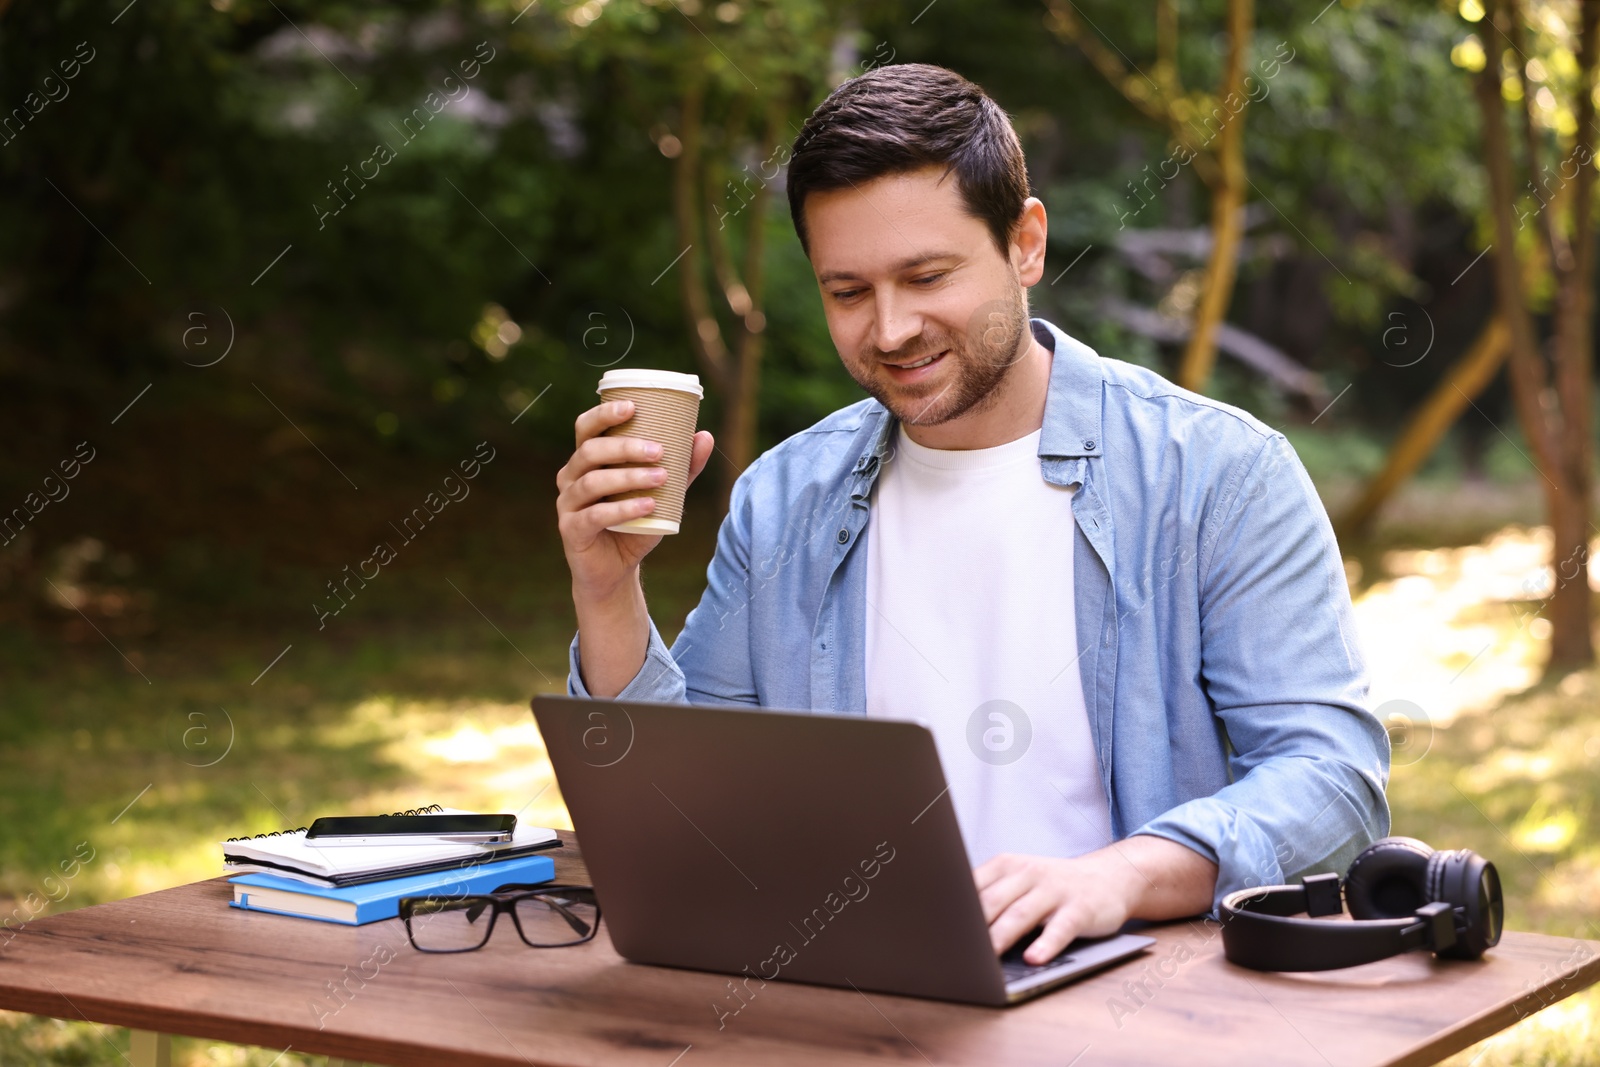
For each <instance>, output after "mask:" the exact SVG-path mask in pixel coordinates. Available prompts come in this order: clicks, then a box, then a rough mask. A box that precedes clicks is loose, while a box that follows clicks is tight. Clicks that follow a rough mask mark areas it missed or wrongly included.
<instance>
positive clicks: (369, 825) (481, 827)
mask: <svg viewBox="0 0 1600 1067" xmlns="http://www.w3.org/2000/svg"><path fill="white" fill-rule="evenodd" d="M516 826H517V817H516V816H515V815H354V816H343V817H335V818H324V819H318V820H317V821H315V822H313V823H312V824H311V828H310V829H308V830H307V831H306V837H307V838H308V839H309V838H318V837H384V836H388V835H391V834H413V835H417V836H423V835H427V834H509V833H510V832H511V831H512V830H514V829H516Z"/></svg>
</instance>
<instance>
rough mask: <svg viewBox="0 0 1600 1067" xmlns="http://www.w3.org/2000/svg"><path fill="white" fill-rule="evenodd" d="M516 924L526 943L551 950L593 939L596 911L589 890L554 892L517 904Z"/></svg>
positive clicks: (592, 894) (598, 913) (596, 919)
mask: <svg viewBox="0 0 1600 1067" xmlns="http://www.w3.org/2000/svg"><path fill="white" fill-rule="evenodd" d="M517 922H518V923H519V924H520V925H521V926H522V936H523V937H525V938H526V939H527V940H528V943H529V944H533V945H539V946H541V947H546V948H553V947H555V946H557V945H576V944H577V943H578V942H580V941H587V940H589V938H591V937H593V936H594V931H595V927H596V925H598V923H599V922H600V909H599V908H597V907H596V906H595V902H594V893H593V892H592V891H589V890H572V891H570V892H562V891H560V890H556V891H554V892H550V893H541V894H540V895H539V896H536V897H524V898H523V899H522V900H519V901H517Z"/></svg>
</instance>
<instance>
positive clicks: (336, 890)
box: [222, 804, 561, 926]
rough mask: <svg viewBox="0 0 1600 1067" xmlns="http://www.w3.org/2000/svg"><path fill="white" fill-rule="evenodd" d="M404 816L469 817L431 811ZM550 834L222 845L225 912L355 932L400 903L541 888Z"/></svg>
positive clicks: (276, 837)
mask: <svg viewBox="0 0 1600 1067" xmlns="http://www.w3.org/2000/svg"><path fill="white" fill-rule="evenodd" d="M397 814H403V815H434V814H439V815H445V814H468V813H466V812H459V811H455V810H453V809H448V808H442V807H440V806H439V805H437V804H430V805H428V806H427V807H425V808H417V809H414V810H411V811H406V812H400V813H397ZM560 844H561V841H560V839H559V838H558V837H557V836H556V832H555V831H554V830H549V829H545V828H543V827H537V826H523V825H521V824H519V825H518V826H517V828H516V830H515V831H514V833H513V834H512V837H511V840H509V841H498V842H493V843H488V844H462V843H440V844H405V845H364V846H356V847H343V848H340V847H333V848H329V847H316V846H313V845H310V844H308V843H307V842H306V828H305V827H300V828H299V829H296V830H279V831H277V832H275V833H270V834H257V835H256V836H254V837H231V838H229V839H228V840H226V841H224V842H223V843H222V860H223V865H224V866H225V867H226V868H227V869H228V870H229V871H240V872H248V873H241V874H240V875H239V876H238V877H235V878H230V879H228V884H229V885H231V886H233V900H232V901H231V902H230V904H231V906H232V907H235V908H245V909H248V910H250V911H268V912H273V913H275V914H278V915H293V916H296V917H299V918H304V919H319V920H321V921H323V922H333V923H344V924H346V925H348V926H360V925H362V924H364V923H370V922H376V921H378V920H379V919H390V918H393V917H394V916H396V915H398V914H399V913H400V907H399V902H400V898H401V897H423V896H461V895H466V894H471V893H488V892H491V891H493V890H494V889H497V888H499V887H500V886H502V885H509V884H512V883H520V884H530V883H538V882H548V881H550V880H551V879H552V878H554V877H555V863H554V862H553V861H552V860H551V859H550V857H549V856H544V855H539V854H538V853H540V852H541V851H543V850H545V849H550V848H556V847H559V845H560Z"/></svg>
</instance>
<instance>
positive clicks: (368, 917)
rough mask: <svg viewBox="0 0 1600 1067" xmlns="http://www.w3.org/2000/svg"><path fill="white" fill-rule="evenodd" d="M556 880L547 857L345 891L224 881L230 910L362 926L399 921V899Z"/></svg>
mask: <svg viewBox="0 0 1600 1067" xmlns="http://www.w3.org/2000/svg"><path fill="white" fill-rule="evenodd" d="M555 876H556V865H555V861H554V860H552V859H551V858H550V857H549V856H522V857H519V858H517V859H509V860H496V861H495V862H493V863H481V864H475V865H470V864H469V865H464V866H462V867H459V868H456V869H453V870H448V871H434V872H432V873H431V874H413V875H409V876H407V877H405V878H389V879H386V880H384V881H381V882H366V883H363V884H361V885H351V886H344V887H332V886H319V885H312V884H310V883H309V882H302V881H299V880H297V879H294V878H284V877H281V876H279V875H276V874H241V875H239V876H238V877H236V878H229V879H228V884H229V885H231V886H233V900H232V901H230V902H229V906H230V907H234V908H245V909H247V910H249V911H269V912H273V913H274V914H277V915H293V916H295V917H297V918H301V919H320V920H322V921H323V922H330V923H343V924H344V925H346V926H361V925H363V924H364V923H370V922H377V921H378V920H379V919H392V918H394V917H395V916H396V915H399V914H400V898H401V897H426V896H436V897H450V896H463V895H468V894H473V893H490V892H493V891H494V890H496V889H498V888H499V887H501V886H503V885H510V884H513V883H520V884H529V883H533V884H537V883H539V882H548V881H551V880H552V879H554V878H555Z"/></svg>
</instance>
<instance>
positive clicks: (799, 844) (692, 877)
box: [533, 696, 1155, 1012]
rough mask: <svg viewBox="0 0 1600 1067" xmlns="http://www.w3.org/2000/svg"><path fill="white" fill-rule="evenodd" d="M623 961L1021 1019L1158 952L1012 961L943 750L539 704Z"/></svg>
mask: <svg viewBox="0 0 1600 1067" xmlns="http://www.w3.org/2000/svg"><path fill="white" fill-rule="evenodd" d="M533 714H534V717H535V718H536V719H537V720H538V724H539V730H540V732H541V733H542V734H543V735H544V740H545V745H546V748H547V749H548V751H549V755H550V762H551V763H552V764H553V765H554V768H555V774H556V781H557V782H558V783H559V785H560V786H561V794H562V796H563V797H564V798H565V800H566V804H567V810H568V811H569V812H570V813H571V815H572V822H573V826H574V828H575V829H576V831H577V834H578V838H579V840H580V841H581V842H582V846H583V858H584V860H585V861H586V862H587V864H588V867H589V876H590V879H591V881H592V882H593V884H594V888H595V895H596V896H597V897H598V898H599V902H600V907H601V910H602V912H603V914H604V915H605V924H606V927H607V932H608V933H609V935H610V937H611V943H612V945H613V946H615V948H616V950H617V952H618V953H619V954H620V955H622V956H623V957H624V958H626V959H629V960H632V961H634V962H637V963H647V964H656V965H660V966H667V967H683V968H692V969H694V970H701V971H715V972H720V973H723V974H730V975H734V976H736V977H738V978H740V979H741V981H738V982H734V983H731V988H732V989H733V993H730V1003H729V1006H728V1007H729V1010H730V1012H731V1011H732V1010H736V1009H737V1008H739V1007H740V1006H742V1003H743V1001H742V1000H738V1001H735V1000H733V999H732V997H733V996H734V995H735V994H737V993H738V992H739V990H741V989H743V990H747V991H748V992H746V993H745V994H744V995H745V996H749V995H750V994H751V993H753V991H754V990H755V989H757V988H759V987H760V984H761V983H764V982H768V981H794V982H809V983H815V984H820V985H829V986H839V987H843V988H853V989H857V990H863V991H864V990H874V991H878V992H884V993H898V994H902V995H906V996H915V997H932V998H936V999H941V1000H952V1001H962V1002H966V1003H970V1004H988V1005H994V1006H1004V1005H1008V1004H1015V1003H1017V1002H1018V1001H1022V1000H1026V999H1028V998H1030V997H1034V996H1037V995H1038V994H1040V993H1043V992H1045V991H1047V990H1049V989H1053V988H1055V987H1057V986H1059V985H1061V984H1063V983H1065V982H1069V981H1072V980H1073V979H1076V978H1080V977H1083V976H1084V975H1086V974H1089V973H1091V972H1093V971H1096V970H1099V969H1101V968H1103V967H1107V966H1110V965H1111V964H1114V963H1117V962H1119V961H1121V960H1126V959H1128V958H1129V957H1131V956H1134V955H1137V954H1139V953H1141V952H1143V951H1144V950H1145V949H1146V948H1148V947H1149V946H1150V945H1152V944H1154V943H1155V942H1154V939H1153V938H1149V937H1142V936H1138V935H1133V934H1119V935H1114V936H1112V937H1107V938H1097V939H1083V938H1080V939H1079V940H1077V941H1074V942H1073V943H1072V944H1071V945H1069V946H1067V949H1066V950H1065V951H1064V952H1062V953H1061V954H1060V955H1059V956H1057V957H1056V958H1055V959H1053V960H1051V961H1049V962H1048V963H1046V964H1044V965H1042V966H1033V965H1030V964H1028V963H1026V962H1024V961H1023V960H1022V958H1021V947H1018V948H1015V949H1012V950H1011V951H1010V952H1008V953H1007V954H1006V956H1005V957H1004V958H997V957H996V956H995V953H994V949H993V947H992V946H991V945H990V942H989V930H988V925H987V924H986V923H985V922H984V918H983V910H982V906H981V905H980V903H979V901H978V893H977V889H976V887H975V886H974V885H973V881H972V871H971V868H970V867H969V866H968V864H967V852H966V848H965V847H964V845H963V844H962V840H961V830H960V828H959V826H958V825H957V822H956V815H955V808H954V806H953V805H952V803H951V800H950V796H949V790H948V788H947V787H946V785H945V779H944V771H943V768H942V767H941V766H940V763H939V754H938V751H937V749H936V748H935V747H934V740H933V734H932V733H931V732H930V731H929V730H928V729H927V728H926V727H924V726H922V725H920V724H918V723H914V722H903V721H893V720H885V719H870V718H863V717H861V716H855V715H836V714H827V713H821V712H788V711H777V710H768V709H762V708H748V709H747V708H737V709H733V708H726V707H706V706H702V705H693V704H664V703H654V702H641V701H614V700H593V699H584V698H578V697H567V696H537V697H534V698H533Z"/></svg>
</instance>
